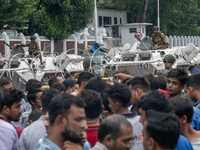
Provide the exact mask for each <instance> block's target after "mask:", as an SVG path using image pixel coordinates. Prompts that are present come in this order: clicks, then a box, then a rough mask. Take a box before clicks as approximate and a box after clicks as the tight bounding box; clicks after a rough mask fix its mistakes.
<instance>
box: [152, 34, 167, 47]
mask: <svg viewBox="0 0 200 150" xmlns="http://www.w3.org/2000/svg"><path fill="white" fill-rule="evenodd" d="M151 38H152V42H153V46H154V47H153V49H166V48H168V43H166V40H165V35H164V33H162V32H161V31H160V32H158V33H157V34H152V35H151ZM156 44H158V46H157V48H155V45H156Z"/></svg>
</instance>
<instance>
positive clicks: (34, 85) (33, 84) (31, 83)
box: [26, 79, 42, 92]
mask: <svg viewBox="0 0 200 150" xmlns="http://www.w3.org/2000/svg"><path fill="white" fill-rule="evenodd" d="M41 87H42V84H41V82H40V81H39V80H36V79H30V80H28V82H27V83H26V91H28V92H29V91H30V90H31V89H39V88H41Z"/></svg>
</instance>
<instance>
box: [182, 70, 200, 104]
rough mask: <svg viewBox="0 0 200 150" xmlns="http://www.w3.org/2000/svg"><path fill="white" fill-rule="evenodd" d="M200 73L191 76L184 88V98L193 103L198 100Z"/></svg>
mask: <svg viewBox="0 0 200 150" xmlns="http://www.w3.org/2000/svg"><path fill="white" fill-rule="evenodd" d="M199 79H200V73H196V74H193V75H191V76H190V77H189V78H188V80H187V82H186V86H185V88H184V91H185V94H184V95H185V97H187V98H189V99H191V100H194V101H195V102H196V101H198V100H199V98H198V96H197V95H198V94H199V92H200V80H199Z"/></svg>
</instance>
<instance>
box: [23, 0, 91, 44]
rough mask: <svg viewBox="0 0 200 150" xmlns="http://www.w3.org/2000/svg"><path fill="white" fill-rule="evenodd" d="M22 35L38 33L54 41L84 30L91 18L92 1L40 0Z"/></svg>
mask: <svg viewBox="0 0 200 150" xmlns="http://www.w3.org/2000/svg"><path fill="white" fill-rule="evenodd" d="M37 8H38V10H37V12H35V13H33V14H32V15H31V18H30V20H29V23H28V24H29V28H28V30H27V31H26V32H24V34H27V35H32V34H34V33H38V34H39V35H44V36H46V37H47V38H49V39H51V38H53V39H54V40H55V41H59V40H63V39H66V38H67V37H68V36H69V35H70V34H72V33H74V32H78V31H80V30H82V29H84V28H85V27H86V26H87V25H88V24H89V23H90V22H91V21H92V18H93V12H94V0H59V1H58V0H40V2H39V6H38V7H37Z"/></svg>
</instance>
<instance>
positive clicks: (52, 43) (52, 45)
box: [51, 38, 55, 54]
mask: <svg viewBox="0 0 200 150" xmlns="http://www.w3.org/2000/svg"><path fill="white" fill-rule="evenodd" d="M54 52H55V50H54V40H53V38H51V54H54Z"/></svg>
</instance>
